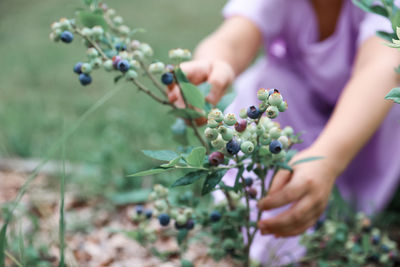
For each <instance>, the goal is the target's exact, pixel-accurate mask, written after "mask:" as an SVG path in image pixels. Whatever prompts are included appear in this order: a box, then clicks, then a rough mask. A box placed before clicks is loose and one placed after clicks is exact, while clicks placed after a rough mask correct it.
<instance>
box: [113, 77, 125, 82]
mask: <svg viewBox="0 0 400 267" xmlns="http://www.w3.org/2000/svg"><path fill="white" fill-rule="evenodd" d="M122 77H124V75H118V76H115V77H114V83H117V82H118V81H119V80H121V78H122Z"/></svg>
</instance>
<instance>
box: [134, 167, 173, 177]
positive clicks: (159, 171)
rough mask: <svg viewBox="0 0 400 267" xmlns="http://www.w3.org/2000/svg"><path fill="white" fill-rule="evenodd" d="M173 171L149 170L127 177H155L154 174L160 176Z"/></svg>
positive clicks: (162, 169)
mask: <svg viewBox="0 0 400 267" xmlns="http://www.w3.org/2000/svg"><path fill="white" fill-rule="evenodd" d="M170 170H173V168H169V169H165V168H155V169H151V170H147V171H141V172H137V173H134V174H130V175H128V176H127V177H140V176H148V175H154V174H160V173H163V172H167V171H170Z"/></svg>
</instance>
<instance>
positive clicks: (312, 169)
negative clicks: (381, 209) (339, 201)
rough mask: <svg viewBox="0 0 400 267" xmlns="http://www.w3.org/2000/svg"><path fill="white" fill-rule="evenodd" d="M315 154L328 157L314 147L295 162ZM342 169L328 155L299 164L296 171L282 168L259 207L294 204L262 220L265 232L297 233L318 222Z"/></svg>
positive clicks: (268, 207) (261, 225)
mask: <svg viewBox="0 0 400 267" xmlns="http://www.w3.org/2000/svg"><path fill="white" fill-rule="evenodd" d="M312 156H324V153H322V151H318V150H317V149H313V148H312V147H310V148H308V149H306V150H303V151H301V152H300V153H298V154H297V155H296V156H295V157H294V158H293V159H292V161H291V162H295V161H296V160H299V159H304V158H307V157H312ZM339 169H340V168H339V167H338V166H335V164H334V161H333V160H332V159H331V158H328V157H324V158H323V159H319V160H315V161H310V162H306V163H300V164H298V165H295V166H293V172H289V171H286V170H281V171H279V172H278V173H277V174H276V177H275V178H274V181H273V183H272V186H271V189H270V191H269V193H268V196H266V197H265V198H263V199H261V200H260V201H259V203H258V208H259V209H262V210H270V209H274V208H278V207H282V206H285V205H287V204H290V203H293V205H292V206H291V207H290V208H289V209H288V210H286V211H284V212H282V213H280V214H278V215H277V216H275V217H273V218H269V219H266V220H260V221H259V222H258V227H259V229H260V231H261V234H263V235H266V234H274V235H275V236H276V237H288V236H295V235H299V234H301V233H303V232H305V231H306V230H307V229H308V228H309V227H311V226H312V225H314V224H315V222H316V221H317V220H318V218H319V217H320V215H321V214H322V212H323V211H324V210H325V208H326V205H327V203H328V200H329V196H330V194H331V191H332V187H333V184H334V182H335V180H336V178H337V176H338V175H339V171H337V170H339Z"/></svg>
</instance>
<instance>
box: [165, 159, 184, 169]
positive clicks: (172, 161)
mask: <svg viewBox="0 0 400 267" xmlns="http://www.w3.org/2000/svg"><path fill="white" fill-rule="evenodd" d="M181 159H182V157H181V156H179V157H177V158H175V159H173V160H171V161H170V162H168V163H166V164H162V165H161V166H160V167H162V168H170V167H174V166H175V165H176V164H178V163H179V162H180V161H181Z"/></svg>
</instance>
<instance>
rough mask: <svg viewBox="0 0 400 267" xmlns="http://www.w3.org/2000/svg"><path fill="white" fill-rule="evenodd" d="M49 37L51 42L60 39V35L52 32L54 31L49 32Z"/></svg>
mask: <svg viewBox="0 0 400 267" xmlns="http://www.w3.org/2000/svg"><path fill="white" fill-rule="evenodd" d="M49 38H50V40H51V41H53V42H58V41H60V36H59V35H57V34H56V33H54V32H51V33H50V35H49Z"/></svg>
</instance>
